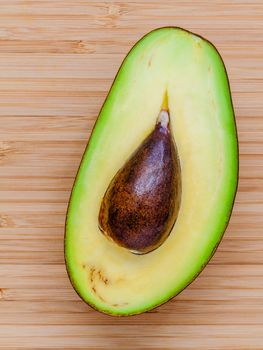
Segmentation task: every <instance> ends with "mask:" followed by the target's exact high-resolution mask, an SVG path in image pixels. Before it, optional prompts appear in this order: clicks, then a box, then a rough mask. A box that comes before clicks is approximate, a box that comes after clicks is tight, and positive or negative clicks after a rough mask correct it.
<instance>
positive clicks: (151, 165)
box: [99, 94, 181, 254]
mask: <svg viewBox="0 0 263 350" xmlns="http://www.w3.org/2000/svg"><path fill="white" fill-rule="evenodd" d="M180 200H181V171H180V163H179V157H178V154H177V150H176V145H175V142H174V139H173V136H172V133H171V129H170V117H169V110H168V107H167V95H166V94H165V97H164V101H163V106H162V108H161V111H160V114H159V117H158V119H157V122H156V125H155V128H154V130H153V131H152V132H151V133H150V135H148V136H147V137H146V139H145V140H144V141H143V142H142V144H141V145H140V146H139V147H138V148H137V150H136V151H135V152H134V153H133V154H132V155H131V157H130V158H129V159H128V160H127V162H126V163H125V164H124V165H123V167H122V168H121V169H120V170H119V171H118V172H117V174H116V175H115V176H114V178H113V179H112V181H111V182H110V184H109V186H108V188H107V190H106V192H105V195H104V197H103V200H102V203H101V207H100V212H99V227H100V229H101V231H102V232H103V233H104V234H105V235H106V236H107V237H108V238H109V239H111V240H113V241H114V242H115V243H116V244H118V245H119V246H122V247H124V248H126V249H128V250H130V251H131V252H132V253H135V254H145V253H149V252H150V251H152V250H154V249H156V248H158V247H159V246H160V245H161V244H162V243H163V242H164V241H165V240H166V238H167V237H168V236H169V234H170V232H171V229H172V227H173V225H174V223H175V221H176V219H177V216H178V211H179V207H180Z"/></svg>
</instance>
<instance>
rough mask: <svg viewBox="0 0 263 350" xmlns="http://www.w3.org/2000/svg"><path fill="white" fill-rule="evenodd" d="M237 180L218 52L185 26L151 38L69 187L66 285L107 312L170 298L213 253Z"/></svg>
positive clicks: (127, 68) (113, 96)
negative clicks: (70, 187) (71, 186)
mask: <svg viewBox="0 0 263 350" xmlns="http://www.w3.org/2000/svg"><path fill="white" fill-rule="evenodd" d="M237 182H238V141H237V132H236V125H235V117H234V111H233V106H232V100H231V93H230V88H229V83H228V78H227V73H226V70H225V66H224V63H223V61H222V59H221V57H220V55H219V53H218V51H217V50H216V48H215V47H214V46H213V45H212V44H211V43H210V42H208V41H207V40H205V39H204V38H202V37H200V36H198V35H196V34H193V33H191V32H189V31H186V30H183V29H181V28H177V27H164V28H159V29H156V30H154V31H152V32H150V33H148V34H147V35H146V36H144V37H143V38H142V39H141V40H140V41H139V42H138V43H137V44H136V45H135V46H134V47H133V48H132V49H131V51H130V52H129V53H128V55H127V56H126V58H125V59H124V61H123V63H122V65H121V67H120V69H119V71H118V73H117V76H116V77H115V80H114V82H113V85H112V87H111V89H110V91H109V94H108V96H107V98H106V100H105V102H104V104H103V106H102V109H101V111H100V113H99V116H98V119H97V122H96V124H95V127H94V129H93V131H92V135H91V137H90V140H89V143H88V146H87V148H86V150H85V152H84V155H83V158H82V161H81V164H80V167H79V171H78V174H77V177H76V180H75V183H74V186H73V190H72V193H71V198H70V201H69V206H68V211H67V219H66V230H65V260H66V267H67V271H68V274H69V277H70V280H71V283H72V285H73V287H74V288H75V290H76V291H77V293H78V294H79V295H80V297H81V298H82V299H83V300H84V301H85V302H87V303H88V304H89V305H91V306H92V307H93V308H95V309H97V310H99V311H101V312H105V313H107V314H111V315H132V314H138V313H142V312H144V311H147V310H151V309H152V308H154V307H156V306H158V305H160V304H163V303H164V302H166V301H167V300H169V299H170V298H172V297H174V296H175V295H177V294H178V293H179V292H181V291H182V290H183V289H184V288H185V287H186V286H187V285H189V284H190V283H191V281H193V279H194V278H195V277H196V276H197V275H198V274H199V273H200V272H201V270H202V269H203V268H204V266H205V265H206V264H207V262H208V261H209V259H210V258H211V256H212V255H213V253H214V252H215V250H216V247H217V246H218V244H219V242H220V240H221V238H222V236H223V233H224V231H225V229H226V227H227V224H228V221H229V218H230V215H231V211H232V207H233V203H234V198H235V193H236V189H237Z"/></svg>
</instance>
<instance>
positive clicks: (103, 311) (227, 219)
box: [64, 26, 239, 317]
mask: <svg viewBox="0 0 263 350" xmlns="http://www.w3.org/2000/svg"><path fill="white" fill-rule="evenodd" d="M161 28H178V29H182V28H180V27H176V26H167V27H160V28H157V29H154V30H153V31H155V30H158V29H161ZM184 30H185V29H184ZM185 31H187V30H185ZM188 32H189V33H190V34H195V33H193V32H190V31H188ZM148 34H149V33H147V34H146V35H148ZM146 35H145V36H146ZM198 36H199V37H200V38H202V39H203V40H205V41H206V42H208V43H209V44H210V45H212V46H213V47H214V49H215V50H216V51H217V53H218V55H219V56H220V57H221V58H222V56H221V55H220V53H219V51H218V50H217V48H216V47H215V46H214V44H213V43H212V42H210V41H209V40H207V39H205V38H204V37H202V36H201V35H199V34H198ZM143 38H144V37H142V38H141V40H142V39H143ZM132 50H133V47H132V48H131V50H130V51H129V52H128V53H127V56H128V55H129V53H130V52H131V51H132ZM127 56H126V57H127ZM222 62H223V64H224V61H223V60H222ZM224 68H225V72H226V77H227V79H228V75H227V70H226V67H225V65H224ZM117 75H118V74H116V77H117ZM116 77H115V79H116ZM115 79H114V81H113V83H112V86H113V84H114V82H115ZM228 85H229V79H228ZM229 89H230V88H229ZM230 97H231V95H230ZM106 100H107V98H106V99H105V101H104V104H105V102H106ZM231 102H232V97H231ZM102 108H103V105H102V107H101V110H102ZM232 108H233V102H232ZM234 121H235V120H234ZM96 122H97V121H96ZM96 122H95V124H94V126H93V129H94V128H95V126H96ZM235 124H236V121H235ZM236 139H237V140H238V134H237V127H236ZM88 146H89V142H88V143H87V146H86V149H85V151H84V153H83V156H82V159H83V157H84V154H85V152H86V150H87V148H88ZM237 147H238V142H237ZM238 148H239V147H238ZM238 154H239V149H238ZM82 159H81V162H82ZM81 162H80V164H81ZM238 170H239V169H238ZM77 175H78V174H77ZM77 175H76V178H75V181H76V179H77ZM75 181H74V183H73V185H72V188H73V187H74V184H75ZM238 181H239V174H237V184H236V191H235V196H236V193H237V189H238ZM69 203H70V199H69ZM234 203H235V197H234V198H233V206H232V209H231V210H230V211H229V215H228V217H227V218H226V221H225V228H224V232H225V230H226V229H227V226H228V223H229V220H230V217H231V215H232V212H233V208H234ZM68 209H69V206H68ZM68 209H67V214H68ZM67 214H66V220H65V221H67ZM65 228H66V225H65ZM224 232H223V233H222V236H221V238H220V239H219V240H218V242H217V244H216V245H215V248H214V249H213V251H212V252H211V254H210V256H209V258H208V259H207V261H206V262H205V263H204V264H203V265H202V266H201V268H200V270H199V271H198V272H197V273H196V275H195V276H194V277H193V278H192V280H191V281H189V283H188V284H187V285H186V286H185V288H184V289H186V288H187V287H188V286H189V285H190V284H191V283H192V282H193V281H194V280H195V279H196V278H197V277H198V276H199V275H200V273H201V272H202V271H203V269H204V268H205V266H206V265H207V264H208V263H209V261H210V260H211V259H212V257H213V255H214V254H215V252H216V250H217V248H218V246H219V244H220V242H221V240H222V239H223V236H224ZM65 238H66V230H65V233H64V254H65V255H64V256H65V265H66V271H67V274H68V277H69V280H70V282H71V284H72V287H73V289H74V290H75V292H76V293H77V294H78V295H79V297H80V298H81V299H82V300H83V301H84V302H85V303H87V301H86V300H85V299H83V297H82V296H81V295H80V294H79V292H78V290H77V288H76V287H75V282H74V279H73V278H72V276H71V274H70V271H69V267H68V264H67V255H66V245H67V241H66V239H65ZM184 289H182V290H181V291H180V293H182V292H183V291H184ZM180 293H177V294H174V295H171V296H170V297H168V298H167V299H166V300H163V301H162V302H161V303H156V304H155V305H154V306H151V307H150V308H149V309H145V310H143V311H138V312H137V313H130V314H129V313H127V314H125V315H124V314H118V313H109V312H108V311H107V312H106V311H105V310H103V309H99V308H98V307H97V306H96V305H95V304H92V303H87V304H88V305H89V306H90V307H92V308H93V309H94V310H95V311H99V312H102V313H105V314H106V315H109V316H114V317H116V316H118V317H126V316H136V315H138V314H141V313H142V312H151V311H152V310H153V309H155V308H157V307H158V306H161V305H163V304H165V303H167V302H168V301H169V300H171V299H173V298H174V297H176V295H178V294H180Z"/></svg>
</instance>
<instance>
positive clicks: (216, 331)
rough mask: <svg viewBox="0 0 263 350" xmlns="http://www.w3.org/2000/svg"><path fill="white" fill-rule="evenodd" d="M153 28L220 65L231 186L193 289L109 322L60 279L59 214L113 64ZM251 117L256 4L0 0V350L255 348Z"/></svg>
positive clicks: (258, 66)
mask: <svg viewBox="0 0 263 350" xmlns="http://www.w3.org/2000/svg"><path fill="white" fill-rule="evenodd" d="M166 25H175V26H181V27H183V28H186V29H188V30H191V31H194V32H196V33H198V34H201V35H203V36H205V37H206V38H208V39H209V40H211V41H212V42H213V43H214V44H215V45H216V46H217V48H218V49H219V51H220V53H221V54H222V56H223V58H224V61H225V64H226V67H227V70H228V74H229V78H230V84H231V88H232V94H233V102H234V107H235V112H236V117H237V127H238V134H239V141H240V183H239V190H238V194H237V198H236V205H235V208H234V212H233V216H232V219H231V223H230V226H229V228H228V230H227V232H226V234H225V237H224V239H223V241H222V243H221V245H220V247H219V249H218V251H217V252H216V254H215V256H214V257H213V259H212V260H211V262H210V264H209V265H208V266H207V267H206V269H205V270H204V271H203V272H202V274H201V275H200V276H199V277H198V279H197V280H196V281H195V282H194V283H193V284H192V285H191V286H190V287H189V288H187V289H186V290H185V291H184V292H182V293H181V294H180V295H179V296H178V297H177V298H175V299H173V300H172V301H170V302H169V303H167V304H166V305H164V306H161V307H160V308H158V309H156V310H154V311H152V312H149V313H146V314H143V315H139V316H134V317H128V318H113V317H110V316H106V315H102V314H100V313H98V312H96V311H93V310H92V309H91V308H90V307H89V306H87V305H86V304H85V303H84V302H82V301H81V300H80V299H79V297H78V296H77V295H76V293H75V292H74V290H73V289H72V287H71V285H70V283H69V280H68V278H67V275H66V270H65V266H64V260H63V234H64V220H65V213H66V208H67V203H68V199H69V195H70V190H71V186H72V184H73V180H74V176H75V174H76V171H77V168H78V165H79V162H80V159H81V155H82V153H83V150H84V148H85V145H86V143H87V140H88V138H89V135H90V131H91V128H92V126H93V124H94V121H95V119H96V116H97V114H98V111H99V109H100V107H101V105H102V103H103V100H104V98H105V96H106V94H107V91H108V89H109V87H110V85H111V82H112V80H113V78H114V76H115V73H116V72H117V69H118V67H119V65H120V63H121V61H122V60H123V58H124V56H125V54H126V53H127V51H128V50H129V49H130V47H131V46H132V45H133V44H134V43H135V42H136V41H137V40H138V39H139V38H140V37H141V36H142V35H144V34H145V33H146V32H148V31H149V30H151V29H153V28H156V27H159V26H166ZM262 114H263V1H262V0H257V1H256V0H252V1H224V0H220V1H211V0H206V1H194V0H191V1H174V0H158V1H157V0H153V1H138V0H137V1H136V0H128V1H109V0H104V1H102V2H100V1H96V0H89V1H86V0H61V1H60V0H37V1H25V0H0V130H1V134H0V140H1V141H0V288H1V289H0V349H27V350H33V349H63V350H67V349H74V350H77V349H159V350H161V349H162V350H167V349H191V350H192V349H193V350H196V349H217V350H221V349H231V350H234V349H243V350H248V349H256V350H258V349H263V229H262V227H263V215H262V214H263V213H262V209H263V119H262Z"/></svg>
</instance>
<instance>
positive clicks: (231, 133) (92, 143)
mask: <svg viewBox="0 0 263 350" xmlns="http://www.w3.org/2000/svg"><path fill="white" fill-rule="evenodd" d="M172 32H177V33H182V35H191V36H194V37H196V38H198V39H200V40H201V42H203V43H205V44H206V45H208V46H209V48H210V51H211V54H212V55H215V57H216V60H218V61H219V62H220V64H221V67H220V69H221V71H220V69H218V71H220V72H219V73H218V77H219V79H220V77H222V80H224V84H223V85H224V90H223V91H222V96H223V98H224V96H226V99H227V100H228V102H227V103H228V108H229V115H230V116H232V117H229V120H228V121H227V127H226V131H225V133H226V134H227V137H228V140H230V141H229V145H230V147H229V154H230V155H229V159H230V160H229V164H230V165H231V169H230V170H229V175H228V179H229V181H228V183H227V184H226V189H225V190H224V191H225V197H224V198H226V204H223V203H222V205H221V206H222V208H223V209H222V213H221V212H220V213H219V210H218V213H215V215H217V216H218V217H219V219H218V223H217V224H215V229H214V231H215V232H216V234H215V235H214V236H213V239H212V240H211V241H212V243H210V245H209V247H207V249H206V250H205V251H204V253H203V256H202V260H201V259H200V261H199V265H198V264H197V265H198V267H197V265H196V267H195V268H193V269H192V270H191V271H194V273H192V275H191V277H189V276H188V275H187V277H186V278H185V279H182V281H183V282H180V284H179V283H178V285H177V286H175V287H174V288H172V287H171V286H169V288H167V289H168V290H167V292H166V293H163V294H162V295H161V297H158V298H153V300H151V301H150V302H149V301H148V300H147V302H145V303H144V302H143V303H139V304H138V305H135V306H131V307H127V308H126V307H123V308H122V307H120V308H119V307H116V308H115V307H113V306H112V305H107V303H105V305H104V304H103V303H101V302H97V301H96V298H95V297H94V296H91V293H90V291H88V290H87V288H88V287H87V286H85V285H84V284H83V281H82V280H80V278H79V269H80V267H79V266H78V265H77V263H76V261H77V259H76V256H77V255H78V253H77V252H76V247H77V244H76V245H74V243H73V242H75V240H76V239H75V237H76V235H77V234H76V233H75V231H76V230H77V229H75V227H74V224H75V222H76V217H77V215H78V210H79V209H77V206H78V203H79V202H80V201H81V198H82V197H81V196H82V194H81V192H82V184H83V181H84V177H85V174H86V173H87V172H88V170H85V168H88V167H87V166H86V164H88V163H89V162H90V163H91V161H90V160H91V158H92V154H93V152H94V150H96V148H98V147H99V146H98V140H99V139H100V138H101V134H102V131H103V128H104V125H106V124H107V123H109V120H108V119H107V113H108V114H109V113H110V108H111V105H113V104H114V103H115V100H114V94H115V93H116V90H117V89H118V88H119V87H120V86H121V85H122V80H123V79H125V71H124V68H123V67H124V66H125V62H126V63H127V61H128V60H129V59H130V57H132V56H133V55H134V52H136V50H137V52H138V51H139V48H140V47H143V46H144V42H145V43H147V45H148V44H149V43H150V42H151V40H153V41H154V40H156V39H155V38H156V36H158V35H162V33H163V34H164V35H165V34H166V33H167V35H169V33H172ZM157 41H158V40H157ZM222 67H223V69H222ZM227 103H226V104H227ZM179 152H180V150H179ZM238 155H239V151H238V137H237V130H236V122H235V117H234V111H233V104H232V98H231V92H230V87H229V80H228V76H227V72H226V68H225V65H224V63H223V60H222V58H221V56H220V54H219V52H218V51H217V49H216V48H215V46H214V45H213V44H212V43H210V42H209V41H208V40H206V39H204V38H203V37H201V36H200V35H197V34H194V33H191V32H190V31H187V30H185V29H182V28H179V27H162V28H157V29H155V30H153V31H151V32H149V33H148V34H146V35H145V36H144V37H143V38H141V39H140V40H139V41H138V42H137V43H136V44H135V45H134V47H133V48H132V49H131V50H130V51H129V53H128V54H127V56H126V58H125V59H124V61H123V63H122V65H121V67H120V69H119V71H118V73H117V75H116V77H115V79H114V81H113V84H112V86H111V89H110V91H109V94H108V96H107V98H106V99H105V102H104V104H103V106H102V108H101V111H100V113H99V116H98V118H97V121H96V123H95V125H94V128H93V131H92V134H91V137H90V139H89V142H88V144H87V147H86V150H85V152H84V154H83V157H82V160H81V163H80V167H79V170H78V173H77V176H76V178H75V181H74V184H73V189H72V192H71V197H70V200H69V205H68V210H67V215H66V225H65V237H64V253H65V263H66V269H67V273H68V276H69V279H70V281H71V284H72V286H73V288H74V289H75V291H76V292H77V294H78V295H79V296H80V298H81V299H83V301H84V302H86V303H87V304H89V305H90V306H91V307H92V308H93V309H95V310H97V311H100V312H103V313H106V314H108V315H112V316H131V315H136V314H141V313H143V312H146V311H149V310H152V309H153V308H156V307H158V306H160V305H162V304H164V303H165V302H167V301H168V300H170V299H171V298H173V297H175V296H176V295H178V294H179V293H180V292H182V291H183V290H184V289H185V288H186V287H187V286H188V285H189V284H190V283H191V282H192V281H193V280H194V279H195V278H196V277H197V276H198V275H199V274H200V273H201V271H202V270H203V269H204V267H205V266H206V264H207V263H208V262H209V260H210V259H211V258H212V256H213V255H214V253H215V251H216V249H217V247H218V245H219V243H220V241H221V239H222V237H223V234H224V232H225V230H226V228H227V226H228V223H229V220H230V217H231V214H232V210H233V206H234V201H235V196H236V192H237V187H238V170H239V160H238ZM106 156H107V155H106ZM179 157H180V154H179ZM85 172H86V173H85ZM182 176H183V174H182ZM98 181H100V179H98ZM183 181H184V180H183ZM105 185H106V184H105ZM107 185H108V184H107ZM106 187H107V186H106ZM83 192H84V191H83ZM95 220H96V221H97V220H98V217H97V216H96V217H94V221H95ZM73 227H74V230H73ZM73 231H74V234H73ZM96 234H97V233H96ZM167 244H169V243H167ZM95 248H96V247H95ZM156 251H158V249H157V250H156ZM149 254H151V253H149ZM155 254H156V252H155ZM189 274H190V273H189ZM86 290H87V291H86Z"/></svg>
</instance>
